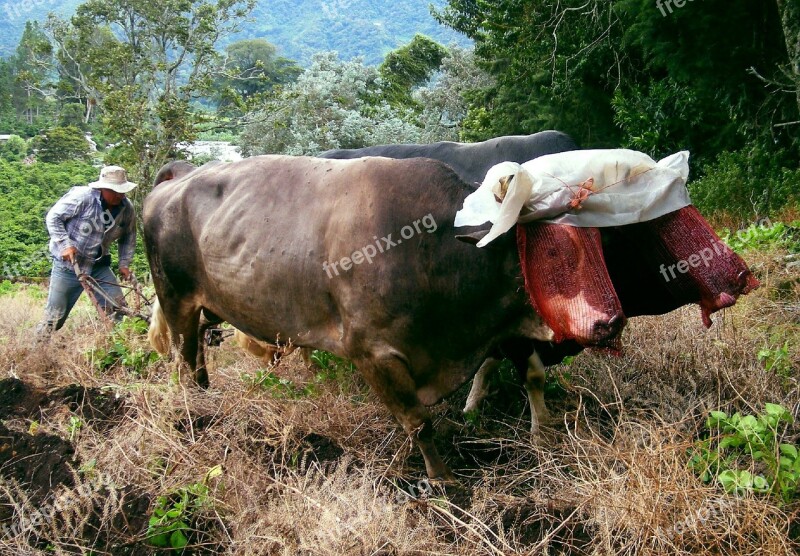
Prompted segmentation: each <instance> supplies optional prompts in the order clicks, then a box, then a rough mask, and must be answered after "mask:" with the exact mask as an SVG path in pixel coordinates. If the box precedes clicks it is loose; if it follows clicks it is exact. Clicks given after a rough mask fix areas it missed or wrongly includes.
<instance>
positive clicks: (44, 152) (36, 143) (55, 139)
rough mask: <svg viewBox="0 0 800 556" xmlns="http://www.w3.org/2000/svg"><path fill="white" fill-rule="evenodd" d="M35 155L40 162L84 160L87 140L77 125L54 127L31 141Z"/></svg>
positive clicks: (87, 146)
mask: <svg viewBox="0 0 800 556" xmlns="http://www.w3.org/2000/svg"><path fill="white" fill-rule="evenodd" d="M31 147H32V148H33V150H34V152H35V153H36V156H37V158H38V159H39V160H41V161H42V162H56V163H58V162H67V161H70V160H79V161H85V160H87V158H88V154H89V142H88V141H87V140H86V137H84V136H83V132H82V131H81V130H80V129H78V128H77V127H72V126H69V127H54V128H52V129H49V130H47V131H46V132H44V133H42V134H41V135H37V136H36V137H34V138H33V141H32V142H31Z"/></svg>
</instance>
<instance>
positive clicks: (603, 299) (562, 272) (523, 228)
mask: <svg viewBox="0 0 800 556" xmlns="http://www.w3.org/2000/svg"><path fill="white" fill-rule="evenodd" d="M517 248H518V250H519V257H520V262H521V264H522V274H523V276H524V278H525V289H526V290H527V292H528V295H529V297H530V299H531V303H532V304H533V307H534V309H535V310H536V312H537V313H539V315H541V317H542V318H543V319H544V321H545V322H546V323H547V325H548V326H549V327H550V328H551V329H552V330H553V332H554V336H555V337H554V341H556V342H561V341H563V340H575V341H577V342H578V343H580V344H581V345H584V346H603V347H610V348H612V349H620V345H619V332H620V331H621V330H622V328H623V327H624V325H625V317H624V315H623V314H622V307H621V305H620V302H619V299H618V298H617V294H616V292H615V291H614V286H613V285H612V283H611V278H609V276H608V270H607V269H606V265H605V261H604V260H603V251H602V247H601V244H600V233H599V232H598V230H597V229H596V228H577V227H574V226H567V225H562V224H545V223H531V224H526V225H518V226H517Z"/></svg>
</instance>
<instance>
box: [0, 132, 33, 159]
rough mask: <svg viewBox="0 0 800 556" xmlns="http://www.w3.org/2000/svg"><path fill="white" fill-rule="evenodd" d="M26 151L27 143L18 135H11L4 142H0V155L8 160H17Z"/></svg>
mask: <svg viewBox="0 0 800 556" xmlns="http://www.w3.org/2000/svg"><path fill="white" fill-rule="evenodd" d="M27 153H28V143H26V142H25V139H23V138H22V137H20V136H19V135H12V136H11V137H9V138H8V141H6V142H5V143H0V157H2V158H3V159H4V160H8V161H9V162H19V161H20V160H22V159H23V158H25V155H26V154H27Z"/></svg>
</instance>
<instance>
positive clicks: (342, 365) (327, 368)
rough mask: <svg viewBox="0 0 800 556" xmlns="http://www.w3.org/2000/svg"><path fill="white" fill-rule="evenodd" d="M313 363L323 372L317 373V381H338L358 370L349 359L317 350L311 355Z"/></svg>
mask: <svg viewBox="0 0 800 556" xmlns="http://www.w3.org/2000/svg"><path fill="white" fill-rule="evenodd" d="M311 362H312V363H314V364H315V365H316V366H317V367H319V368H320V369H321V370H320V372H318V373H317V380H318V381H319V382H322V381H323V380H336V379H337V378H341V377H342V376H344V375H349V374H353V373H354V372H355V370H356V367H355V365H353V364H352V363H351V362H350V361H348V360H347V359H344V358H342V357H339V356H337V355H334V354H332V353H330V352H327V351H321V350H318V349H315V350H314V351H313V352H312V353H311Z"/></svg>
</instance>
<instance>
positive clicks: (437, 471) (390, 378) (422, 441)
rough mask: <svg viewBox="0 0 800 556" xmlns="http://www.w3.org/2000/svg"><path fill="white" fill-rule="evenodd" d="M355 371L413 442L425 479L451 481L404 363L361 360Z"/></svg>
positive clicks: (389, 358) (389, 359)
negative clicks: (420, 454) (423, 461)
mask: <svg viewBox="0 0 800 556" xmlns="http://www.w3.org/2000/svg"><path fill="white" fill-rule="evenodd" d="M356 367H357V368H358V369H359V370H360V371H361V374H362V375H363V376H364V379H365V380H366V381H367V383H369V385H370V387H371V388H372V389H373V390H374V391H375V393H376V394H377V395H378V397H379V398H380V399H381V401H382V402H383V403H384V404H386V406H387V407H388V408H389V411H391V412H392V415H394V417H395V418H396V419H397V420H398V421H399V422H400V424H401V425H402V426H403V430H405V431H406V433H407V434H408V435H409V436H411V437H412V438H413V439H414V440H415V441H416V443H417V446H419V449H420V451H421V452H422V457H423V459H424V460H425V470H426V471H427V473H428V477H430V478H431V479H443V480H445V481H454V480H455V477H454V476H453V474H452V472H451V471H450V468H449V467H447V464H446V463H445V462H444V460H442V458H441V456H440V455H439V452H438V450H437V449H436V445H435V444H434V441H433V438H434V430H433V422H432V421H431V415H430V413H429V412H428V409H427V408H426V407H425V406H424V405H423V404H422V402H420V400H419V397H418V396H417V388H416V385H415V384H414V381H413V380H412V378H411V374H410V372H409V369H408V367H407V365H406V363H405V362H404V361H402V360H401V359H400V358H399V357H396V356H387V357H383V358H380V359H361V360H360V361H357V362H356Z"/></svg>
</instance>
